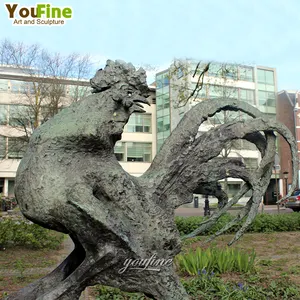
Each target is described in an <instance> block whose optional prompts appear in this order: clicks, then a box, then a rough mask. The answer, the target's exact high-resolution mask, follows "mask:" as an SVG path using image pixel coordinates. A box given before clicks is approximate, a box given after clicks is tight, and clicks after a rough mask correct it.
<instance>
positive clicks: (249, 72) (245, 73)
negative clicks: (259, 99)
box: [239, 67, 254, 82]
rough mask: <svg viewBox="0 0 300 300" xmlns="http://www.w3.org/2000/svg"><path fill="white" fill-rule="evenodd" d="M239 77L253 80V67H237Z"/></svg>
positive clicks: (244, 79)
mask: <svg viewBox="0 0 300 300" xmlns="http://www.w3.org/2000/svg"><path fill="white" fill-rule="evenodd" d="M239 79H240V80H243V81H252V82H253V81H254V78H253V68H251V67H239Z"/></svg>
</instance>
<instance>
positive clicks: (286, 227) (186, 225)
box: [175, 212, 300, 235]
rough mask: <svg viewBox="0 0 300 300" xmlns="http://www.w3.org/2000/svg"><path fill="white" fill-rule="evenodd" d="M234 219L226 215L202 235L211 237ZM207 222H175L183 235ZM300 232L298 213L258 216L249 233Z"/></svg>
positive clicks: (185, 219)
mask: <svg viewBox="0 0 300 300" xmlns="http://www.w3.org/2000/svg"><path fill="white" fill-rule="evenodd" d="M233 218H234V217H233V216H231V215H229V214H226V215H224V216H222V217H221V218H220V219H219V220H218V222H217V223H216V224H215V225H214V226H213V227H212V228H211V229H210V230H209V231H207V232H204V233H202V235H211V234H214V233H215V232H217V231H218V230H219V229H221V228H223V227H224V226H225V224H226V223H228V222H229V221H231V220H232V219H233ZM203 220H205V218H204V217H201V216H199V217H176V218H175V222H176V225H177V228H178V230H179V232H180V234H181V235H185V234H188V233H191V232H192V231H193V230H195V229H196V228H198V227H199V225H200V223H201V222H202V221H203ZM240 226H241V224H240V225H236V226H233V227H232V228H230V229H229V230H228V231H226V233H233V232H236V231H237V230H238V228H240ZM297 230H300V214H299V213H297V212H294V213H289V214H274V215H271V214H258V215H257V216H256V218H255V219H254V221H253V223H252V224H251V225H250V226H249V228H248V230H247V232H253V233H263V232H280V231H297Z"/></svg>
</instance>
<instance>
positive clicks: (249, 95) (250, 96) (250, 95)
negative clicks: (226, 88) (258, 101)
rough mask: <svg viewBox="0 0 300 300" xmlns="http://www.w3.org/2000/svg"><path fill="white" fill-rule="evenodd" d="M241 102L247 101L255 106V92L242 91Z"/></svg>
mask: <svg viewBox="0 0 300 300" xmlns="http://www.w3.org/2000/svg"><path fill="white" fill-rule="evenodd" d="M240 100H241V101H245V102H247V103H250V104H252V105H253V104H255V101H254V91H253V90H246V89H240Z"/></svg>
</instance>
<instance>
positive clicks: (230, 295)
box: [0, 213, 300, 300]
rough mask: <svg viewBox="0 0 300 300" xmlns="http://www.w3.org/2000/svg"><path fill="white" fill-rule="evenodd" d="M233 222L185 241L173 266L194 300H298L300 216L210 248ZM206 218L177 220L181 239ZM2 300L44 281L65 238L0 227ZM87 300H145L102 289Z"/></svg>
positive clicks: (21, 224)
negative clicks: (212, 236)
mask: <svg viewBox="0 0 300 300" xmlns="http://www.w3.org/2000/svg"><path fill="white" fill-rule="evenodd" d="M231 219H232V216H231V215H229V214H227V215H225V216H223V217H222V218H221V219H220V220H219V221H218V223H217V224H216V225H215V226H214V227H213V228H212V229H211V230H210V231H209V232H207V233H206V235H205V236H200V237H196V238H192V239H187V240H184V242H183V247H182V252H181V253H180V254H179V255H178V256H177V257H176V259H175V262H174V263H175V265H176V268H177V272H178V274H179V275H180V278H181V280H182V282H183V284H184V286H185V288H186V290H187V292H188V293H189V294H190V297H191V299H233V300H235V299H253V300H256V299H257V300H260V299H261V300H263V299H270V300H272V299H278V300H279V299H295V300H296V299H300V288H299V287H300V259H299V258H300V214H299V213H290V214H279V215H268V214H259V215H258V216H257V217H256V219H255V221H254V222H253V224H252V225H251V227H250V228H249V230H248V232H247V233H246V234H245V235H244V236H243V237H242V238H241V239H240V240H239V241H238V242H237V243H235V244H234V245H233V246H231V247H227V243H228V242H229V241H230V240H231V238H232V237H233V232H234V231H236V230H237V229H238V228H237V227H235V228H233V229H232V230H231V231H229V232H226V234H224V235H222V236H220V237H219V238H217V239H216V240H214V241H212V242H209V243H208V242H207V240H208V237H209V236H210V235H212V234H214V233H215V232H217V231H218V229H220V228H222V227H223V226H224V224H225V223H227V222H228V221H229V220H231ZM202 220H203V217H187V218H184V217H176V224H177V227H178V230H179V232H180V234H181V235H185V234H187V233H189V232H191V231H193V230H194V229H195V228H197V227H198V225H199V223H200V222H201V221H202ZM0 245H2V247H3V248H5V250H2V251H0V299H1V298H2V299H5V296H6V295H7V294H9V293H12V292H13V291H16V290H18V289H20V288H21V287H23V286H26V285H27V284H28V283H30V282H32V281H34V280H36V279H38V278H40V277H42V276H44V275H46V274H47V273H49V272H50V271H51V270H52V269H53V268H55V267H56V266H57V265H58V264H59V262H60V261H62V260H63V259H64V257H66V255H67V254H68V253H69V252H70V250H71V244H70V240H69V239H66V238H65V236H64V235H62V234H59V233H55V232H52V231H49V230H46V229H44V228H41V227H39V226H38V225H34V224H32V223H30V222H27V221H25V220H19V221H16V220H5V221H1V222H0ZM88 295H89V296H88V297H85V298H84V299H90V300H91V299H97V300H103V299H112V300H114V299H117V300H118V299H119V300H121V299H147V298H146V297H145V296H143V295H141V294H130V293H123V292H121V291H119V290H117V289H113V288H110V287H104V286H95V287H91V288H89V291H88Z"/></svg>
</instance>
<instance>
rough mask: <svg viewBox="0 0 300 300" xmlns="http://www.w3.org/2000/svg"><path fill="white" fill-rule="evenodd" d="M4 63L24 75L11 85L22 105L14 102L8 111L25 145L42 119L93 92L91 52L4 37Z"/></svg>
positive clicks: (1, 50)
mask: <svg viewBox="0 0 300 300" xmlns="http://www.w3.org/2000/svg"><path fill="white" fill-rule="evenodd" d="M0 63H1V65H3V66H11V68H12V70H13V71H14V73H15V74H16V75H18V74H19V76H20V81H13V84H12V86H11V92H12V93H14V104H18V106H10V111H9V112H8V111H7V112H6V113H7V115H8V114H9V116H10V120H9V125H10V127H13V128H14V129H15V130H14V133H15V135H16V136H17V137H19V139H20V140H21V141H23V142H24V143H23V145H25V147H26V143H27V142H28V141H29V138H30V136H31V134H32V132H33V131H34V130H35V129H36V128H37V127H38V126H39V125H40V124H41V123H43V122H45V121H47V120H48V119H49V118H51V117H53V116H54V115H55V114H57V113H58V112H59V110H60V109H62V108H63V107H64V106H65V105H69V104H70V103H72V102H76V101H78V100H79V99H81V98H82V97H85V96H86V95H87V94H88V92H89V83H88V80H87V79H86V78H87V77H88V76H89V75H90V72H91V66H92V63H91V58H90V56H89V55H85V56H82V55H79V54H76V53H72V54H70V55H62V54H60V53H50V52H49V51H47V50H45V49H43V48H42V47H41V46H39V45H38V44H33V45H26V44H24V43H21V42H11V41H9V40H3V41H2V42H1V43H0ZM21 144H22V143H19V145H21ZM22 148H24V147H22ZM16 150H18V149H14V151H16ZM23 150H24V149H23Z"/></svg>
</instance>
